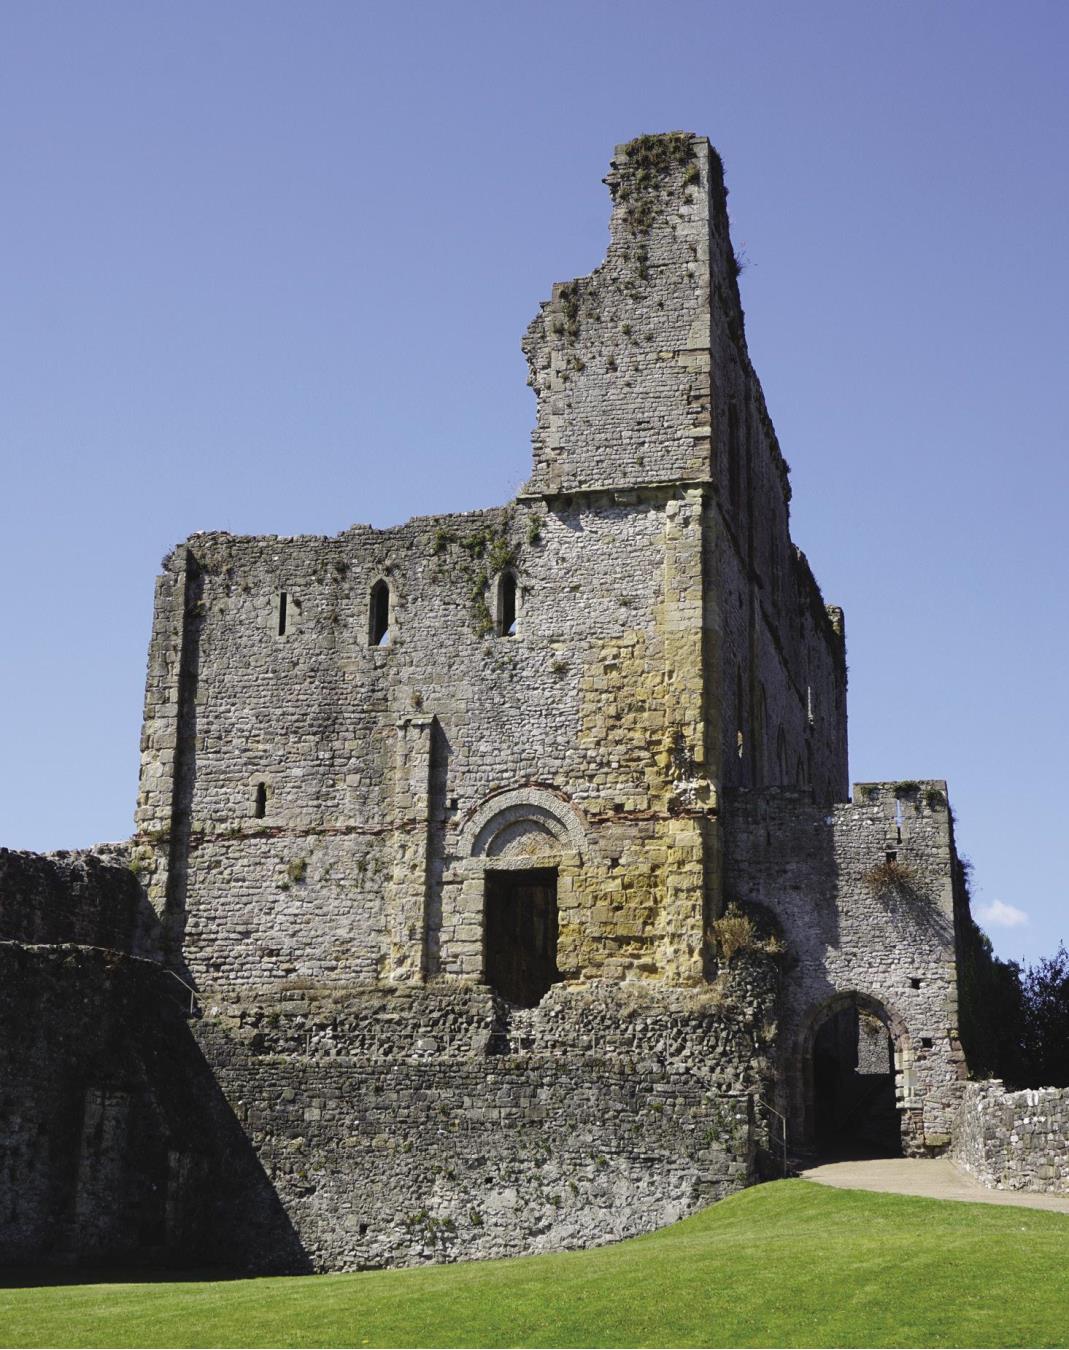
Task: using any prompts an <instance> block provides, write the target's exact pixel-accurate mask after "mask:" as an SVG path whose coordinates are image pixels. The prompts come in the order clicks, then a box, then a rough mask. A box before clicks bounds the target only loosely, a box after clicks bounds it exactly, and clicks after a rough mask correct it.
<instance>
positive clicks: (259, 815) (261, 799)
mask: <svg viewBox="0 0 1069 1350" xmlns="http://www.w3.org/2000/svg"><path fill="white" fill-rule="evenodd" d="M253 815H254V816H255V817H256V819H257V820H263V818H264V816H266V815H267V784H266V783H257V784H256V805H255V806H254V808H253Z"/></svg>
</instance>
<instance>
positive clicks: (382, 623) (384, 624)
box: [368, 581, 390, 647]
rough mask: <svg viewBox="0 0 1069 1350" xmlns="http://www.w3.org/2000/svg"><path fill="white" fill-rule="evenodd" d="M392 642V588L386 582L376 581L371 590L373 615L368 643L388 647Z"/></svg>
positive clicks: (371, 615) (373, 645)
mask: <svg viewBox="0 0 1069 1350" xmlns="http://www.w3.org/2000/svg"><path fill="white" fill-rule="evenodd" d="M389 642H390V587H389V585H388V584H387V583H386V582H385V581H376V582H375V584H374V586H372V588H371V614H370V627H369V630H368V643H369V645H370V646H372V647H386V646H388V645H389Z"/></svg>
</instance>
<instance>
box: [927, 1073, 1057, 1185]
mask: <svg viewBox="0 0 1069 1350" xmlns="http://www.w3.org/2000/svg"><path fill="white" fill-rule="evenodd" d="M951 1155H952V1156H953V1158H954V1159H955V1161H956V1162H958V1163H960V1164H961V1166H962V1167H964V1168H965V1169H966V1170H967V1171H969V1172H972V1174H973V1175H974V1176H975V1177H977V1178H978V1179H979V1180H980V1181H982V1182H983V1183H984V1185H986V1186H998V1187H1000V1188H1003V1189H1005V1190H1011V1191H1024V1190H1027V1191H1057V1192H1060V1193H1063V1194H1064V1193H1066V1192H1069V1088H1025V1089H1024V1090H1023V1091H1020V1092H1007V1091H1006V1089H1005V1087H1004V1086H1003V1084H1002V1082H1001V1081H1000V1080H999V1079H997V1078H995V1079H991V1080H989V1081H987V1082H982V1083H967V1084H966V1085H965V1093H964V1100H963V1101H962V1104H961V1113H960V1115H959V1117H958V1119H957V1121H956V1122H955V1128H954V1143H953V1146H952V1149H951Z"/></svg>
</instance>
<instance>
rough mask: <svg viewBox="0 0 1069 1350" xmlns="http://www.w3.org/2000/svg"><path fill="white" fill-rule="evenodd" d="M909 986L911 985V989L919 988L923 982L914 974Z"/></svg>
mask: <svg viewBox="0 0 1069 1350" xmlns="http://www.w3.org/2000/svg"><path fill="white" fill-rule="evenodd" d="M909 987H910V988H911V989H919V988H920V987H921V982H920V980H918V979H917V977H916V976H914V977H913V979H911V980H910V982H909Z"/></svg>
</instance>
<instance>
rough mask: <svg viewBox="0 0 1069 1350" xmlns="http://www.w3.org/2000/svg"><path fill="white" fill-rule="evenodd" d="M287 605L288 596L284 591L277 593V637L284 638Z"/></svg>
mask: <svg viewBox="0 0 1069 1350" xmlns="http://www.w3.org/2000/svg"><path fill="white" fill-rule="evenodd" d="M288 605H289V596H288V595H287V594H286V592H285V591H279V593H278V635H279V637H285V636H286V610H287V608H288Z"/></svg>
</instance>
